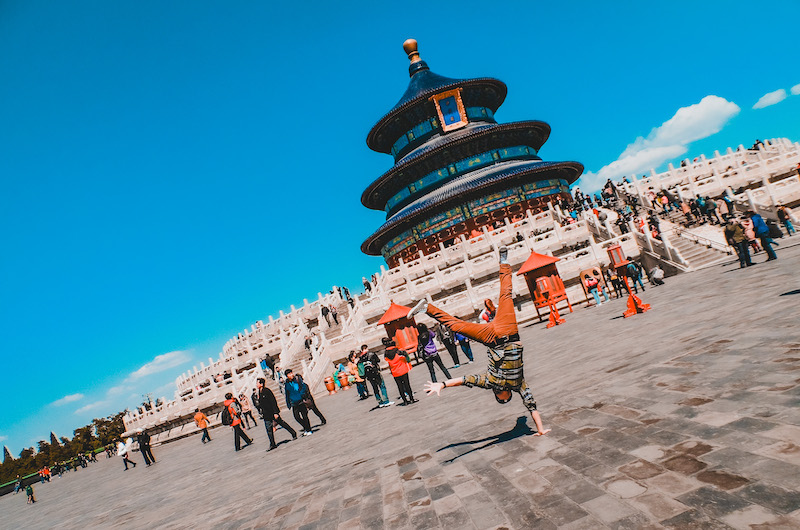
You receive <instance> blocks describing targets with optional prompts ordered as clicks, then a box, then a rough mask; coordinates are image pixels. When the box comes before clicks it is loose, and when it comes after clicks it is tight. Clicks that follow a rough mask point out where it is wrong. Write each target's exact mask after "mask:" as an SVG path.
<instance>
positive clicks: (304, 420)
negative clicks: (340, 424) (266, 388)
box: [284, 368, 328, 436]
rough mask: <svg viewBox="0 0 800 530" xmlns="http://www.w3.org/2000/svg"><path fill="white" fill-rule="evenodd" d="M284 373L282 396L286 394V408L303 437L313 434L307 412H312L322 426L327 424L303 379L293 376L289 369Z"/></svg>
mask: <svg viewBox="0 0 800 530" xmlns="http://www.w3.org/2000/svg"><path fill="white" fill-rule="evenodd" d="M284 373H285V375H286V388H285V391H284V394H286V407H287V408H289V409H291V410H292V414H294V419H295V420H297V423H299V424H300V426H301V427H303V436H309V435H310V434H313V431H312V430H311V422H310V421H309V420H308V411H309V410H312V411H313V412H314V414H316V415H317V417H318V418H319V419H320V421H321V422H322V425H325V424H326V423H328V422H327V420H326V419H325V416H323V415H322V413H321V412H320V411H319V409H318V408H317V404H316V403H315V402H314V397H313V396H312V395H311V390H310V389H309V388H308V385H307V384H306V383H305V381H303V378H302V377H301V376H300V375H295V373H294V371H293V370H292V369H291V368H287V369H286V372H284Z"/></svg>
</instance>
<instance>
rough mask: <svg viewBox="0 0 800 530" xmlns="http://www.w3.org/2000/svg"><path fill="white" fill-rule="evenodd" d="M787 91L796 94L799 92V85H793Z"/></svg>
mask: <svg viewBox="0 0 800 530" xmlns="http://www.w3.org/2000/svg"><path fill="white" fill-rule="evenodd" d="M789 92H791V93H792V95H793V96H797V95H798V94H800V85H795V86H793V87H792V88H791V89H789Z"/></svg>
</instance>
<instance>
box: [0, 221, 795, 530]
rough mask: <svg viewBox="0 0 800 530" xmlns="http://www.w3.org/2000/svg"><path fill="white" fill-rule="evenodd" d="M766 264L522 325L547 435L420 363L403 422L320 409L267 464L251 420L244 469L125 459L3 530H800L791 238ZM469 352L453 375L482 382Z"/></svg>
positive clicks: (722, 270) (203, 456) (15, 517)
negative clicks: (552, 324)
mask: <svg viewBox="0 0 800 530" xmlns="http://www.w3.org/2000/svg"><path fill="white" fill-rule="evenodd" d="M778 256H779V260H778V261H775V262H770V263H763V261H764V260H765V259H766V256H765V255H764V254H763V253H762V254H759V255H758V256H756V257H755V261H757V262H759V264H758V265H756V266H754V267H751V268H748V269H745V270H740V269H739V268H738V263H733V262H731V263H728V264H726V265H723V266H717V267H712V268H710V269H707V270H703V271H700V272H695V273H691V274H684V275H681V276H678V277H674V278H668V279H667V284H666V285H664V286H661V287H654V288H650V287H648V288H647V291H646V292H645V293H640V297H641V298H642V300H643V301H644V302H645V303H648V304H651V306H652V310H651V311H649V312H647V313H645V314H642V315H637V316H635V317H632V318H628V319H623V318H621V314H622V312H623V310H624V305H625V300H624V299H623V300H612V301H611V302H610V303H608V304H604V305H603V306H601V307H598V308H591V309H585V308H580V309H577V310H576V312H575V313H572V314H570V313H568V312H567V313H562V316H564V317H565V318H566V323H565V324H564V325H561V326H558V327H556V328H553V329H545V326H544V324H538V323H537V324H531V325H526V326H524V327H523V328H522V329H521V336H522V339H523V342H524V344H525V361H526V365H525V366H526V376H527V380H528V383H529V384H530V385H531V386H532V387H533V390H534V395H535V396H536V399H537V401H538V403H539V409H540V411H541V413H542V416H543V418H544V421H545V425H546V426H547V427H551V428H552V429H553V430H552V432H551V433H550V434H548V435H547V436H543V437H536V436H533V431H532V430H531V429H532V428H533V424H532V421H531V420H530V417H529V416H528V415H527V413H526V410H525V408H524V407H523V406H522V402H521V401H520V400H519V397H518V396H515V397H514V398H513V399H512V401H511V402H510V403H508V404H507V405H499V404H497V403H496V402H495V400H494V398H493V397H492V394H491V393H490V392H488V391H485V390H481V389H468V388H448V389H446V390H444V392H443V393H442V396H441V397H439V398H437V397H430V396H425V395H423V393H422V386H423V384H424V382H425V381H426V380H427V379H428V371H427V369H426V367H425V366H424V365H422V366H419V367H415V368H414V370H413V371H412V372H411V375H412V377H411V380H412V386H413V388H414V390H415V392H416V395H417V397H418V398H419V399H420V402H419V403H417V404H415V405H412V406H408V407H397V406H392V407H389V408H386V409H377V408H373V407H375V405H376V402H375V401H374V399H373V398H370V399H369V400H366V401H358V400H357V394H356V392H355V390H354V389H352V390H348V391H345V392H340V393H338V394H336V395H335V396H331V397H326V396H323V395H321V394H320V395H318V396H317V403H318V405H319V407H320V409H321V410H322V412H323V413H324V414H325V415H326V416H327V418H328V424H327V425H325V426H324V427H315V433H314V434H313V435H312V436H309V437H306V438H302V437H301V438H300V439H298V440H297V441H291V439H290V437H289V436H288V435H287V434H286V433H285V431H282V430H279V431H278V433H277V437H278V440H280V441H281V443H280V446H279V448H278V449H277V450H275V451H272V452H269V453H267V452H265V449H266V448H267V445H268V442H267V437H266V433H265V432H264V429H263V423H261V422H259V425H258V427H254V428H252V429H251V430H250V431H248V432H249V433H250V434H251V435H252V436H253V437H254V445H253V446H251V447H248V448H247V449H244V450H242V451H240V452H238V453H236V452H234V450H233V435H232V432H230V429H229V428H219V429H214V430H213V431H211V436H212V437H213V441H212V442H211V443H209V444H206V445H203V444H201V443H200V437H199V436H194V437H192V438H189V439H184V440H180V441H177V442H174V443H171V444H167V445H164V446H160V447H156V448H154V450H153V452H154V454H155V457H156V458H157V459H158V463H157V464H155V465H154V466H152V467H149V468H148V467H145V466H144V463H143V461H142V458H141V455H140V454H139V453H134V456H133V458H134V460H136V461H137V462H139V465H138V466H137V467H136V468H135V469H131V470H129V471H123V465H122V461H121V459H119V458H113V459H111V460H106V459H105V457H104V456H103V457H100V462H99V463H98V464H94V465H92V466H90V467H89V468H88V469H86V470H81V471H79V472H77V473H69V474H66V475H65V476H64V478H61V479H57V478H56V479H54V480H53V482H52V483H50V484H46V485H43V486H38V485H36V486H34V488H35V490H36V495H37V497H38V500H39V502H37V503H36V504H35V505H32V506H29V505H26V504H25V496H24V495H22V494H20V495H16V496H15V495H6V496H4V497H2V498H0V512H1V513H2V518H0V526H2V527H4V528H51V527H59V528H112V527H132V528H153V527H159V528H358V527H361V528H439V527H441V528H500V527H506V528H518V529H523V528H555V527H562V528H603V527H609V528H660V527H667V528H673V527H674V528H728V527H731V528H751V526H750V525H758V524H763V525H765V526H764V528H797V527H800V493H798V490H800V467H799V466H800V447H798V446H800V427H798V425H800V408H798V404H800V386H799V385H798V382H800V379H799V378H800V325H798V317H799V316H800V310H798V306H799V305H800V275H799V274H798V268H799V267H798V265H800V236H796V237H794V238H792V239H791V240H787V239H786V238H784V239H783V240H782V246H781V247H780V248H779V249H778ZM474 350H475V354H476V359H477V360H476V362H475V364H472V365H463V364H462V366H461V367H460V368H457V369H455V370H453V374H454V375H464V374H468V373H471V372H473V371H475V372H477V371H480V370H482V369H483V368H484V367H485V365H486V357H485V351H484V349H483V348H478V347H475V348H474ZM444 358H445V359H447V360H449V359H448V356H447V355H446V354H445V355H444ZM462 362H463V358H462ZM384 376H385V379H386V384H387V388H388V389H389V390H390V397H391V398H392V399H395V398H396V397H397V395H398V393H397V390H396V386H395V384H394V381H393V380H392V378H391V376H389V375H388V374H384ZM279 398H280V396H279ZM395 400H396V401H399V400H397V399H395ZM283 415H284V418H285V419H287V420H288V421H289V422H290V423H291V424H292V425H296V424H295V421H294V419H293V418H292V416H291V413H289V412H288V411H284V414H283ZM311 418H312V420H313V421H312V424H313V425H317V426H318V425H319V421H317V419H316V417H315V416H313V414H312V415H311Z"/></svg>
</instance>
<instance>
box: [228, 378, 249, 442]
mask: <svg viewBox="0 0 800 530" xmlns="http://www.w3.org/2000/svg"><path fill="white" fill-rule="evenodd" d="M223 405H225V406H226V407H228V412H229V413H230V415H231V420H233V423H231V428H232V429H233V445H234V446H235V447H236V450H237V451H238V450H239V449H243V447H242V446H241V445H242V442H241V439H242V438H244V441H245V442H247V443H245V447H248V446H249V445H250V444H252V443H253V440H251V439H250V437H249V436H247V434H245V432H244V431H243V430H242V418H241V415H242V407H241V406H240V405H239V402H238V401H236V400H235V399H233V394H231V393H230V392H228V393H227V394H225V403H223Z"/></svg>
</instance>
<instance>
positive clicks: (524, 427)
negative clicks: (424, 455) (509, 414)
mask: <svg viewBox="0 0 800 530" xmlns="http://www.w3.org/2000/svg"><path fill="white" fill-rule="evenodd" d="M535 432H536V431H534V430H532V429H531V428H530V427H529V426H528V418H527V417H526V416H520V417H519V418H517V423H516V424H515V425H514V427H513V428H512V429H511V430H510V431H506V432H503V433H500V434H495V435H494V436H487V437H486V438H481V439H480V440H468V441H466V442H457V443H452V444H450V445H445V446H444V447H442V448H441V449H437V450H436V452H437V453H438V452H439V451H444V450H445V449H452V448H454V447H459V446H462V445H473V444H480V443H483V445H481V446H478V447H473V448H472V449H470V450H469V451H465V452H463V453H460V454H458V455H456V456H454V457H453V458H450V459H449V460H445V461H444V462H445V463H447V464H449V463H452V462H454V461H455V460H456V459H457V458H461V457H462V456H464V455H468V454H470V453H474V452H475V451H480V450H481V449H486V448H487V447H490V446H492V445H495V444H499V443H503V442H507V441H509V440H513V439H515V438H519V437H521V436H530V435H532V434H534V433H535ZM484 442H485V443H484Z"/></svg>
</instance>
